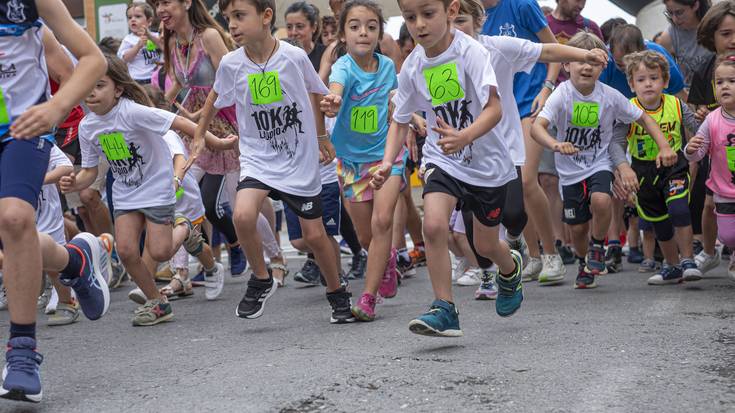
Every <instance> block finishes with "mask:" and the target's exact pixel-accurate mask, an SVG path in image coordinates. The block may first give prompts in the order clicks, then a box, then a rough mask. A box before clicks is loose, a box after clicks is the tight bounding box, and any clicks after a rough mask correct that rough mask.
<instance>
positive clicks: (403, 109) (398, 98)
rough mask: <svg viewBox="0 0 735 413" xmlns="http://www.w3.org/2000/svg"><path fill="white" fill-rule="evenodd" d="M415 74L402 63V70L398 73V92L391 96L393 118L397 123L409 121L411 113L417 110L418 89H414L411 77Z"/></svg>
mask: <svg viewBox="0 0 735 413" xmlns="http://www.w3.org/2000/svg"><path fill="white" fill-rule="evenodd" d="M415 76H416V75H415V74H414V73H413V70H411V69H410V68H408V67H406V65H405V64H404V66H403V70H401V73H400V74H399V75H398V92H397V93H396V94H395V96H393V104H394V105H395V110H394V111H393V120H395V121H396V122H398V123H408V122H410V121H411V116H413V113H414V112H416V111H417V110H419V106H418V104H417V102H416V96H417V94H418V91H417V90H416V88H415V86H414V83H413V77H415Z"/></svg>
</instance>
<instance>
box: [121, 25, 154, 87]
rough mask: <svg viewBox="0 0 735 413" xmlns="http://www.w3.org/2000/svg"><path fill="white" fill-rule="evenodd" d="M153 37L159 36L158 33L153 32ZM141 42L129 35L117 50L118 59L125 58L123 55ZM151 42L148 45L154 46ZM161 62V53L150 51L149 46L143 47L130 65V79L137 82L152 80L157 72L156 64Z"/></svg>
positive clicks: (138, 38)
mask: <svg viewBox="0 0 735 413" xmlns="http://www.w3.org/2000/svg"><path fill="white" fill-rule="evenodd" d="M151 34H152V35H154V36H158V33H155V32H151ZM139 41H140V37H138V36H137V35H135V34H133V33H129V34H128V35H127V36H125V38H124V39H123V40H122V42H121V43H120V48H119V49H117V57H119V58H120V59H122V58H123V54H125V52H127V51H128V50H130V49H132V48H134V47H135V45H136V44H138V42H139ZM152 43H153V42H150V43H148V44H152ZM160 61H161V51H160V50H158V49H157V48H156V49H153V50H148V47H147V46H143V47H142V48H141V49H140V50H138V54H136V55H135V57H134V58H133V61H132V62H130V63H128V72H130V77H132V78H133V79H135V80H151V76H152V75H153V72H154V71H155V70H156V64H157V63H158V62H160Z"/></svg>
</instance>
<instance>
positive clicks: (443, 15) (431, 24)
mask: <svg viewBox="0 0 735 413" xmlns="http://www.w3.org/2000/svg"><path fill="white" fill-rule="evenodd" d="M399 5H400V7H401V14H402V15H403V19H404V20H405V21H406V27H407V28H408V32H409V33H411V37H413V39H414V41H415V42H416V43H417V44H420V45H421V46H422V47H423V48H424V49H427V50H428V49H432V48H433V47H434V46H436V45H437V44H438V43H439V42H440V41H441V40H443V39H444V37H445V36H446V35H447V32H448V30H449V23H450V22H451V21H452V20H454V18H455V17H456V16H457V11H458V10H459V3H457V1H453V2H452V3H451V4H450V5H449V8H448V9H445V8H444V3H443V2H442V1H440V0H401V1H400V3H399Z"/></svg>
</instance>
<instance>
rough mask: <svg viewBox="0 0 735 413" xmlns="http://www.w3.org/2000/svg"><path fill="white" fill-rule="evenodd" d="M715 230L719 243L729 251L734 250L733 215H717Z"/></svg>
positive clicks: (734, 220) (734, 229)
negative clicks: (716, 230)
mask: <svg viewBox="0 0 735 413" xmlns="http://www.w3.org/2000/svg"><path fill="white" fill-rule="evenodd" d="M730 205H732V204H730ZM717 229H718V233H717V237H718V238H719V239H720V242H722V244H723V245H726V246H727V247H729V248H731V249H733V248H735V214H720V213H718V214H717Z"/></svg>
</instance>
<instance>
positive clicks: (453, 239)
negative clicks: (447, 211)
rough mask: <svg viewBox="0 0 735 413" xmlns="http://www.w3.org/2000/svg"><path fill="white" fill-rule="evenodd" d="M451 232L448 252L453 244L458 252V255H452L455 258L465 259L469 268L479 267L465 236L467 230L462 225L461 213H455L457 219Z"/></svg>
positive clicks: (467, 237)
mask: <svg viewBox="0 0 735 413" xmlns="http://www.w3.org/2000/svg"><path fill="white" fill-rule="evenodd" d="M451 230H452V232H451V234H450V237H449V242H450V248H449V249H450V251H451V249H452V248H451V244H454V246H455V248H456V249H457V250H458V252H459V254H457V253H454V255H455V256H457V257H465V258H466V259H467V261H469V264H470V267H475V268H477V267H478V266H479V264H478V263H477V261H478V259H477V257H476V256H475V251H474V250H473V249H472V245H470V240H469V235H468V234H467V229H466V228H465V225H464V217H463V213H462V211H457V217H456V220H455V221H454V226H453V228H451Z"/></svg>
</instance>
